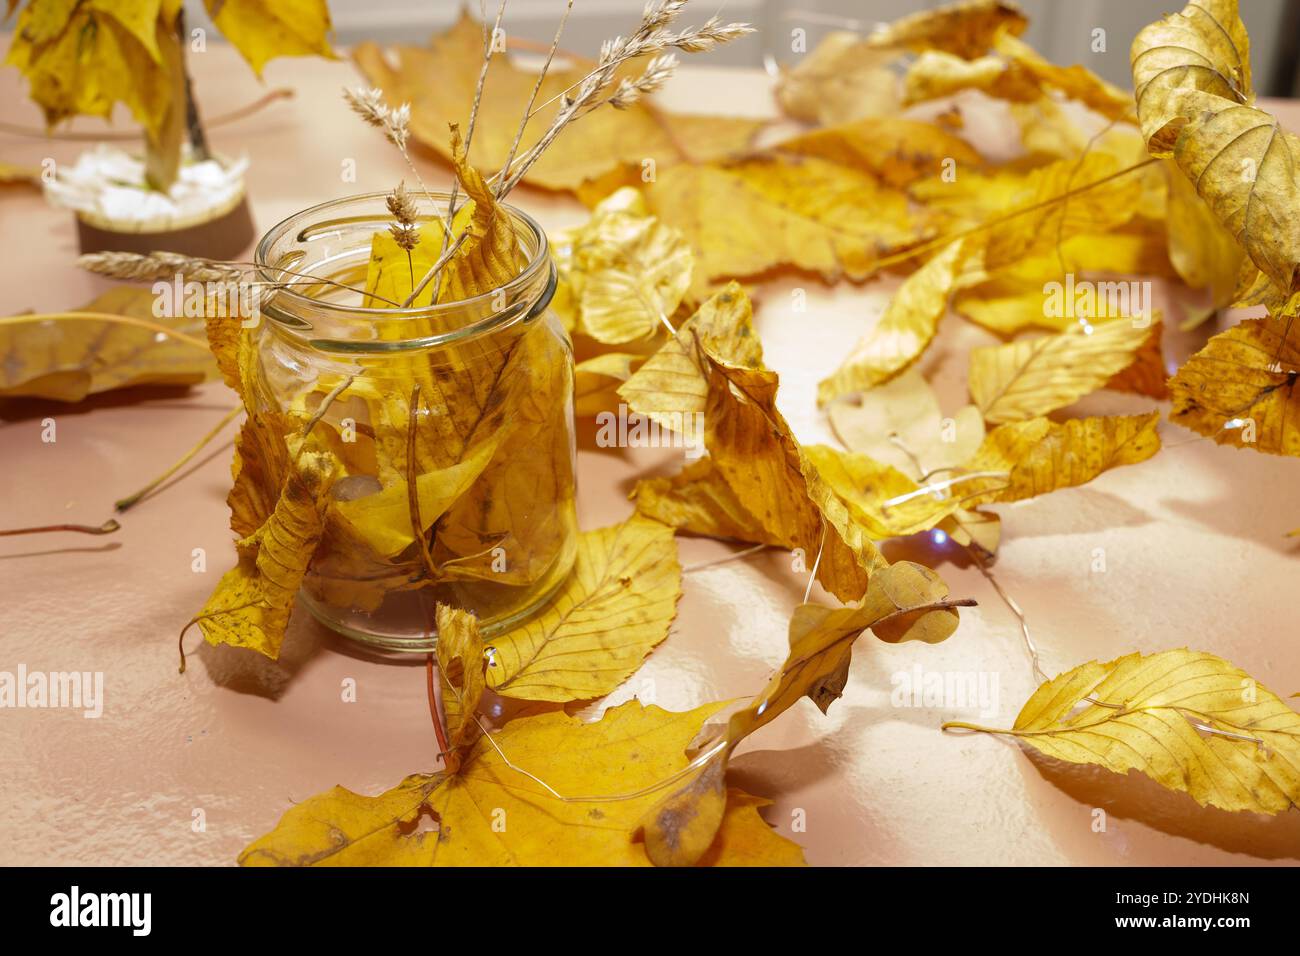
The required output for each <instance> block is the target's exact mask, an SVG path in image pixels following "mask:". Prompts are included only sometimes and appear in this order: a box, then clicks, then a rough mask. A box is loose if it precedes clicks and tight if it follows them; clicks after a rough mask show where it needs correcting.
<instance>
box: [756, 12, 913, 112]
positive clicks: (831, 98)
mask: <svg viewBox="0 0 1300 956" xmlns="http://www.w3.org/2000/svg"><path fill="white" fill-rule="evenodd" d="M897 58H898V54H897V53H896V52H895V51H891V50H877V49H875V48H873V47H871V46H870V45H869V44H868V42H867V41H866V40H865V39H863V38H862V37H861V36H859V35H858V34H856V33H852V32H849V31H846V30H832V31H831V32H830V33H827V34H826V36H824V37H822V39H821V41H820V42H818V44H817V46H815V47H814V48H813V50H812V52H810V53H808V54H807V55H806V56H804V57H803V58H802V59H800V60H799V62H798V63H797V64H796V65H795V67H794V68H793V69H791V70H788V71H785V72H783V73H782V74H781V78H780V79H779V80H778V81H777V84H776V90H775V93H776V101H777V103H779V104H780V106H781V109H782V110H784V111H785V113H786V114H787V115H789V116H792V117H794V118H795V119H801V120H805V121H806V122H809V123H817V124H818V125H821V126H831V125H834V124H836V123H849V122H852V121H853V120H858V119H864V118H866V117H869V116H889V115H891V114H893V113H897V112H898V109H899V105H900V104H899V99H898V74H897V73H896V72H895V71H894V70H893V69H892V68H891V64H892V63H893V62H894V61H895V60H896V59H897Z"/></svg>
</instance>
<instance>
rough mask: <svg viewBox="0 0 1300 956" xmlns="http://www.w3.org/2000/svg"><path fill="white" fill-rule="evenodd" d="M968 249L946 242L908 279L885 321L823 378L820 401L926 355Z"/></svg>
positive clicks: (878, 381)
mask: <svg viewBox="0 0 1300 956" xmlns="http://www.w3.org/2000/svg"><path fill="white" fill-rule="evenodd" d="M963 249H964V245H963V243H962V241H961V240H958V241H957V242H954V243H952V244H950V245H948V246H946V247H945V248H944V249H943V251H941V252H940V253H939V254H938V255H936V256H935V257H934V258H932V259H931V260H930V261H929V262H927V263H926V264H925V265H923V266H922V267H921V268H919V269H917V270H916V271H915V272H913V273H912V274H911V275H910V276H908V277H907V278H906V279H905V280H904V281H903V284H902V285H901V286H899V287H898V290H897V291H896V292H895V293H894V296H893V298H892V299H890V302H889V306H888V307H887V308H886V309H885V314H884V315H883V316H881V318H880V321H879V322H877V323H876V325H875V327H874V328H872V330H871V331H870V332H868V333H867V334H866V335H865V336H863V338H862V339H861V340H860V341H859V342H858V344H857V345H855V346H854V347H853V351H852V352H850V353H849V356H848V358H846V359H845V360H844V361H843V362H842V363H841V364H840V367H839V368H838V369H836V370H835V372H834V373H832V374H831V375H830V376H828V377H827V378H825V379H823V380H822V381H821V382H820V383H818V385H817V402H818V404H821V405H824V404H826V403H827V402H830V401H832V400H834V399H836V398H839V397H840V396H842V395H847V394H849V393H850V392H860V391H866V390H867V389H870V388H875V387H876V386H877V385H882V384H884V383H885V382H888V381H889V380H890V379H891V378H893V377H894V376H896V375H898V374H899V373H901V372H903V371H904V370H905V369H907V368H908V367H909V366H910V365H911V364H912V363H913V362H915V361H916V360H917V359H918V358H920V357H921V353H922V352H924V351H925V349H926V347H927V346H929V344H930V341H931V340H932V339H933V338H934V334H935V332H936V331H937V330H938V328H939V320H940V319H942V318H943V316H944V314H945V313H946V312H947V311H948V298H949V296H950V295H951V294H952V291H953V288H954V286H955V284H956V282H957V276H958V274H959V272H960V270H961V267H962V257H963V255H964V252H963Z"/></svg>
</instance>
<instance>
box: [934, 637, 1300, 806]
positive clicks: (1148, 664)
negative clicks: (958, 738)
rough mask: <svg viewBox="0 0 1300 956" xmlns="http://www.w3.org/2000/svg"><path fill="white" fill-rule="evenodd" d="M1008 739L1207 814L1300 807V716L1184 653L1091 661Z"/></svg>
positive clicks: (1250, 682) (1049, 691)
mask: <svg viewBox="0 0 1300 956" xmlns="http://www.w3.org/2000/svg"><path fill="white" fill-rule="evenodd" d="M944 727H945V728H963V729H968V730H977V731H984V732H988V733H997V734H1010V735H1012V736H1014V737H1016V738H1017V739H1018V740H1019V741H1020V742H1021V743H1023V744H1025V745H1026V746H1029V747H1032V748H1034V749H1035V750H1037V751H1039V752H1041V753H1043V754H1046V755H1047V756H1049V757H1055V758H1056V759H1058V760H1064V761H1066V762H1068V763H1076V764H1078V763H1084V764H1094V765H1096V766H1101V767H1105V768H1106V769H1107V770H1110V771H1112V772H1114V773H1120V774H1123V773H1127V772H1128V771H1130V770H1137V771H1139V772H1141V773H1143V774H1145V775H1146V776H1148V777H1150V778H1151V779H1152V780H1155V781H1156V782H1157V783H1159V784H1160V785H1161V786H1163V787H1166V788H1167V789H1169V790H1177V791H1181V792H1183V793H1186V794H1189V795H1190V796H1191V797H1192V798H1193V799H1194V800H1195V801H1196V802H1197V803H1199V804H1200V805H1201V806H1214V807H1218V808H1220V809H1221V810H1231V811H1243V810H1249V811H1252V812H1254V813H1282V812H1284V811H1286V810H1289V809H1291V808H1292V807H1294V806H1296V805H1297V804H1300V770H1297V767H1300V714H1297V713H1296V712H1295V711H1293V710H1292V709H1291V708H1290V707H1288V706H1287V705H1286V704H1285V703H1284V702H1283V701H1282V700H1281V699H1280V698H1279V697H1278V696H1277V695H1276V694H1274V693H1273V692H1271V691H1269V690H1268V689H1267V688H1265V687H1263V686H1261V685H1260V684H1259V683H1258V682H1257V681H1256V680H1255V679H1254V678H1253V677H1251V676H1250V675H1249V674H1247V673H1246V672H1245V671H1243V670H1241V669H1239V668H1237V667H1234V666H1233V665H1232V664H1230V663H1228V662H1227V661H1225V660H1223V659H1222V658H1219V657H1215V656H1214V655H1213V654H1208V653H1205V652H1202V651H1191V650H1188V649H1186V648H1180V649H1178V650H1171V651H1161V652H1158V653H1155V654H1139V653H1134V654H1128V655H1126V656H1124V657H1119V658H1116V659H1115V660H1113V661H1108V662H1106V663H1101V662H1098V661H1090V662H1089V663H1086V664H1081V665H1079V666H1078V667H1076V668H1074V669H1072V670H1069V671H1066V672H1065V673H1063V674H1060V675H1058V676H1057V677H1055V678H1053V679H1052V680H1050V681H1048V682H1046V683H1044V684H1043V685H1042V686H1041V687H1039V688H1038V690H1037V691H1035V693H1034V695H1033V696H1032V697H1030V698H1029V700H1028V701H1026V702H1025V706H1024V707H1023V708H1022V709H1021V711H1020V714H1019V715H1018V716H1017V717H1016V722H1015V724H1014V725H1013V727H1012V728H1011V729H1009V730H995V729H991V728H986V727H979V726H976V725H973V724H967V723H965V722H962V721H953V722H949V723H947V724H944Z"/></svg>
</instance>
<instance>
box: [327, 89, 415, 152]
mask: <svg viewBox="0 0 1300 956" xmlns="http://www.w3.org/2000/svg"><path fill="white" fill-rule="evenodd" d="M343 98H344V99H345V100H347V104H348V106H350V107H352V112H354V113H356V114H357V115H358V116H360V117H361V118H362V119H363V120H364V121H365V123H366V125H367V126H373V127H375V128H376V129H381V130H383V131H384V135H385V136H387V137H388V140H389V142H391V143H392V144H393V145H394V146H396V147H397V148H398V149H401V150H405V149H406V141H407V138H408V137H409V136H410V123H411V104H410V103H403V104H402V105H401V106H399V107H397V108H396V109H391V108H390V107H389V106H388V104H387V103H385V102H384V91H383V90H381V89H379V88H378V87H371V88H370V89H365V88H363V87H356V88H355V89H349V88H347V87H344V89H343Z"/></svg>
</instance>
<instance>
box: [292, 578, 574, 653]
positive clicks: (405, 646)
mask: <svg viewBox="0 0 1300 956" xmlns="http://www.w3.org/2000/svg"><path fill="white" fill-rule="evenodd" d="M572 573H573V562H572V559H570V564H569V568H568V570H567V571H566V572H565V573H563V574H557V575H555V583H554V584H552V585H551V586H550V587H549V588H546V589H545V590H544V591H541V592H539V593H538V595H537V597H536V598H535V599H534V600H533V601H532V602H530V603H529V604H527V605H526V606H524V607H522V608H520V609H519V610H517V611H515V612H513V613H512V614H509V615H507V616H505V617H500V618H496V619H494V620H491V621H488V622H487V623H486V624H483V625H481V626H480V627H479V636H480V637H482V638H483V640H484V641H487V640H488V639H489V638H491V637H494V636H496V635H497V634H502V633H504V632H505V631H508V630H511V629H512V628H515V627H518V626H519V625H520V624H522V623H524V622H525V621H526V620H528V619H529V618H530V617H532V616H533V615H534V614H536V613H537V612H538V611H540V610H541V609H542V608H543V607H545V606H546V605H547V604H549V603H550V601H551V598H553V597H554V596H555V594H556V593H557V592H558V591H559V590H560V589H561V588H562V587H564V585H565V583H566V582H567V581H568V579H569V576H570V575H571V574H572ZM298 599H299V600H300V601H301V602H302V605H303V607H305V608H306V609H307V610H308V612H309V613H310V614H311V616H312V617H314V618H315V619H316V620H317V621H319V622H320V623H321V624H322V625H324V626H325V627H327V628H329V629H330V630H331V631H333V632H334V633H335V634H339V635H341V636H343V637H346V638H348V639H349V640H351V641H354V642H356V643H358V644H361V645H363V646H365V647H367V648H370V649H372V650H379V651H387V652H390V653H398V654H428V653H430V652H431V651H434V650H436V649H437V646H438V633H437V631H436V630H430V631H425V632H422V633H412V632H411V631H408V630H400V629H394V630H387V631H386V630H382V629H380V628H378V627H375V626H373V625H372V626H368V627H367V626H362V622H360V621H358V622H357V623H355V624H353V623H350V622H348V621H343V620H340V619H339V617H338V612H337V611H336V610H333V609H329V608H326V607H324V606H322V605H321V604H319V603H318V602H317V601H316V600H315V599H314V598H312V597H311V595H309V594H308V593H307V592H306V591H305V590H304V591H300V592H298ZM365 623H366V624H369V623H370V622H365Z"/></svg>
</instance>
